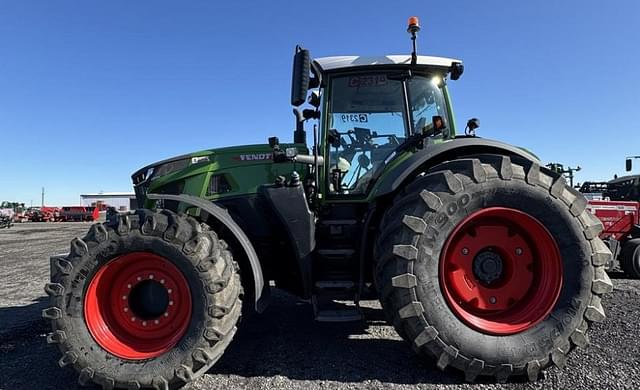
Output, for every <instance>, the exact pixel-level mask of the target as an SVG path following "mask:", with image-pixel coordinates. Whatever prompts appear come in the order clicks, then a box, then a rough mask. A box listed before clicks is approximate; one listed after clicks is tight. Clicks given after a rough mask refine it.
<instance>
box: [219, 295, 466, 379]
mask: <svg viewBox="0 0 640 390" xmlns="http://www.w3.org/2000/svg"><path fill="white" fill-rule="evenodd" d="M273 295H274V296H273V299H272V303H271V305H270V306H269V307H268V308H267V310H266V312H265V313H264V314H262V315H257V314H256V315H253V316H251V317H249V318H248V319H245V320H243V323H242V324H241V325H240V329H239V331H238V333H237V334H236V336H235V339H234V341H233V342H232V344H231V346H230V347H229V349H228V350H227V351H226V352H225V354H224V355H223V357H222V359H220V361H219V362H218V363H217V364H216V365H215V366H214V367H213V368H212V369H211V370H210V371H209V374H210V375H237V376H240V377H271V376H275V375H282V376H285V377H287V378H289V379H294V380H328V381H338V382H361V381H364V380H378V381H381V382H386V383H396V384H425V383H432V384H435V383H447V384H451V383H463V378H462V377H461V376H459V375H451V374H445V373H442V372H441V371H439V370H437V369H436V368H435V363H434V362H429V361H422V360H421V359H419V358H418V357H417V356H416V355H415V353H414V352H413V351H412V350H411V347H410V346H409V345H408V344H406V343H405V342H403V341H401V340H400V339H399V337H398V336H397V334H396V333H395V331H394V330H393V328H391V327H389V326H381V325H385V319H384V315H383V313H382V310H380V309H372V308H364V313H365V315H366V318H367V320H366V322H344V323H319V322H315V321H313V316H312V309H311V306H310V305H308V304H306V303H301V302H299V301H298V300H297V299H296V298H295V297H292V296H290V295H287V294H285V293H282V292H278V291H277V290H274V294H273ZM372 326H373V327H372Z"/></svg>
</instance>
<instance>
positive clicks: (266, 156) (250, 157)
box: [233, 153, 272, 161]
mask: <svg viewBox="0 0 640 390" xmlns="http://www.w3.org/2000/svg"><path fill="white" fill-rule="evenodd" d="M271 158H272V155H271V153H254V154H241V155H239V156H235V157H233V159H234V160H238V161H264V160H271Z"/></svg>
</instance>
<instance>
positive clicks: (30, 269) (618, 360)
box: [0, 223, 640, 390]
mask: <svg viewBox="0 0 640 390" xmlns="http://www.w3.org/2000/svg"><path fill="white" fill-rule="evenodd" d="M88 228H89V224H85V223H55V224H49V223H40V224H37V223H33V224H23V225H16V226H15V227H14V228H12V229H10V230H7V229H3V230H0V280H1V281H2V283H0V389H7V390H9V389H11V390H14V389H15V390H20V389H76V388H79V386H78V385H76V375H75V374H74V373H73V372H72V371H71V370H68V369H65V370H63V369H59V368H58V367H57V365H56V361H57V359H58V357H59V356H58V352H57V350H56V349H55V348H53V347H50V346H47V345H46V342H45V338H44V337H45V335H46V333H47V326H46V324H45V323H44V322H43V321H42V320H41V319H40V312H41V310H42V309H43V308H45V307H46V300H45V294H44V292H43V290H42V287H43V285H44V283H45V282H46V280H47V276H48V272H49V262H48V257H49V255H51V254H55V253H62V252H65V251H66V250H67V248H68V242H69V240H70V239H71V238H73V237H75V236H81V235H83V234H84V233H85V232H86V231H87V229H88ZM612 276H613V277H614V278H615V279H614V280H613V282H614V288H615V289H614V291H613V293H611V294H610V295H609V297H608V299H607V300H606V302H605V309H606V310H607V314H608V319H607V321H605V322H604V323H601V324H597V325H596V326H595V329H594V331H592V332H591V333H590V336H591V339H592V344H591V346H590V347H589V348H588V349H586V350H585V351H577V352H576V353H573V354H572V355H571V357H570V359H569V362H568V366H567V368H566V369H565V370H563V371H560V370H557V369H552V370H550V371H549V372H548V373H547V375H546V377H545V379H543V380H541V381H539V382H536V383H525V382H514V383H508V384H506V385H494V384H490V383H483V384H479V385H478V384H477V385H469V384H466V383H465V382H464V380H463V378H462V377H461V376H460V375H458V374H457V373H442V372H440V371H438V370H437V369H436V368H435V364H434V363H433V362H423V361H421V360H419V359H417V358H416V357H415V356H414V355H413V353H412V352H411V349H410V348H408V347H407V346H406V345H405V344H404V343H403V342H402V341H401V340H400V338H399V337H398V335H397V334H396V333H395V331H394V330H393V328H391V327H390V326H388V325H386V323H385V322H384V319H383V316H382V312H381V310H380V309H379V306H378V304H377V303H376V302H374V301H370V302H365V305H366V306H367V308H366V315H367V321H366V323H350V324H349V323H347V324H326V323H316V322H314V321H312V317H311V308H310V307H309V306H308V305H306V304H304V303H302V302H299V301H298V300H297V299H295V298H294V297H291V296H289V295H286V294H284V293H276V294H274V297H273V301H272V305H271V306H270V307H269V309H268V310H267V311H266V313H265V314H263V315H255V316H253V317H251V318H249V319H247V320H245V321H244V322H243V323H242V325H241V329H240V331H239V332H238V334H237V335H236V338H235V340H234V342H233V343H232V344H231V346H230V348H229V350H228V351H227V353H226V354H225V355H224V357H223V358H222V359H221V360H220V361H219V362H218V364H216V366H214V368H213V369H212V370H211V371H210V372H209V373H208V374H206V375H205V376H204V377H203V378H200V379H199V380H198V381H197V382H196V383H195V384H194V385H193V388H195V389H225V390H232V389H243V388H249V389H273V388H276V389H379V388H398V389H400V388H412V389H415V388H419V389H445V388H456V389H458V388H459V389H466V388H473V389H478V388H482V389H485V388H486V389H489V388H491V389H494V388H495V389H498V388H506V389H538V388H555V389H569V388H571V389H594V388H612V389H638V388H640V368H639V367H638V366H639V364H640V341H639V340H638V337H637V336H638V334H639V330H640V325H639V323H638V313H640V280H626V279H622V278H621V277H620V275H619V274H613V275H612Z"/></svg>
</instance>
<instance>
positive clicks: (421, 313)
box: [375, 155, 612, 381]
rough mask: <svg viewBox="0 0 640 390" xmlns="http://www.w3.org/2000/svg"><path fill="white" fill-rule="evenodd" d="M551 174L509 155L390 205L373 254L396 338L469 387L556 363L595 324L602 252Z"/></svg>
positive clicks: (605, 254)
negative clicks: (454, 373) (479, 381)
mask: <svg viewBox="0 0 640 390" xmlns="http://www.w3.org/2000/svg"><path fill="white" fill-rule="evenodd" d="M585 208H586V200H585V199H584V198H583V197H582V195H580V194H579V193H577V192H576V191H575V190H573V189H572V188H571V187H568V186H567V185H566V184H565V181H564V179H563V178H562V177H560V176H558V175H556V174H554V173H553V172H551V171H549V170H547V169H544V168H540V167H539V166H538V165H537V164H535V163H532V162H530V161H526V160H523V159H519V158H516V157H512V158H510V157H507V156H499V155H479V156H473V157H470V158H466V159H459V160H453V161H450V162H446V163H443V164H441V165H439V166H436V167H434V168H432V169H431V170H429V171H428V172H426V174H425V175H423V176H420V177H418V178H416V179H415V181H414V182H413V183H411V184H409V185H408V186H407V187H406V188H405V190H404V191H403V192H402V193H401V194H399V195H398V196H397V198H396V199H395V201H394V206H393V207H392V208H391V209H389V210H388V211H387V212H386V214H385V216H384V218H383V220H382V223H381V234H380V236H379V240H378V246H377V248H376V251H375V257H376V278H377V283H378V286H379V287H380V290H381V303H382V306H383V308H384V311H385V313H386V315H387V318H388V319H389V321H390V322H391V323H392V324H393V325H394V326H395V328H396V330H397V331H398V333H399V334H400V335H401V336H402V337H403V338H404V339H406V340H408V341H409V342H410V343H411V344H412V346H413V347H414V349H415V350H416V351H417V352H418V353H419V354H423V355H427V356H432V357H434V358H435V359H436V360H437V366H438V367H439V368H440V369H445V368H446V367H448V366H452V367H455V368H457V369H458V370H461V371H463V372H464V373H465V377H466V379H467V380H469V381H473V380H475V378H476V377H477V376H479V375H486V376H493V377H494V378H496V379H497V380H498V381H506V380H507V379H508V378H509V377H510V376H514V375H527V376H528V378H529V379H530V380H535V379H536V378H537V377H538V375H539V373H540V372H541V370H543V369H545V368H546V367H548V366H550V365H551V364H556V365H558V366H561V367H562V366H563V365H564V363H565V360H566V356H567V354H568V353H569V352H570V351H571V350H572V349H574V347H576V346H578V347H583V346H585V345H587V343H588V337H587V335H586V332H587V329H588V328H589V326H590V324H591V323H592V322H594V321H602V320H603V319H604V318H605V315H604V311H603V309H602V305H601V301H600V299H601V296H602V295H603V294H604V293H606V292H608V291H610V290H611V288H612V285H611V281H610V280H609V278H608V276H607V274H606V273H605V270H604V265H605V264H606V263H607V262H608V261H609V259H610V257H611V253H610V252H609V250H608V249H607V247H606V246H605V245H604V243H603V242H602V241H601V240H600V239H599V238H598V234H599V232H600V231H601V224H600V222H599V221H598V220H597V219H596V218H595V217H593V216H592V215H591V214H589V213H588V212H587V211H586V210H585Z"/></svg>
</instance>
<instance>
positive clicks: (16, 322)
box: [0, 297, 49, 337]
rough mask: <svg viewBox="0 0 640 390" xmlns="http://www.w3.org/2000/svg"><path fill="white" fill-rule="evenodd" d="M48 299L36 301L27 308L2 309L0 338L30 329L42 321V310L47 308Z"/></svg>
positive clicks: (0, 310)
mask: <svg viewBox="0 0 640 390" xmlns="http://www.w3.org/2000/svg"><path fill="white" fill-rule="evenodd" d="M48 301H49V300H48V298H47V297H40V298H38V299H35V300H34V301H33V303H31V304H29V305H26V306H11V307H0V337H2V335H4V334H6V333H13V332H15V331H17V330H19V329H20V328H24V327H29V326H30V325H32V323H33V322H34V321H36V320H38V319H40V317H41V314H42V310H43V309H46V308H47V303H48Z"/></svg>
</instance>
